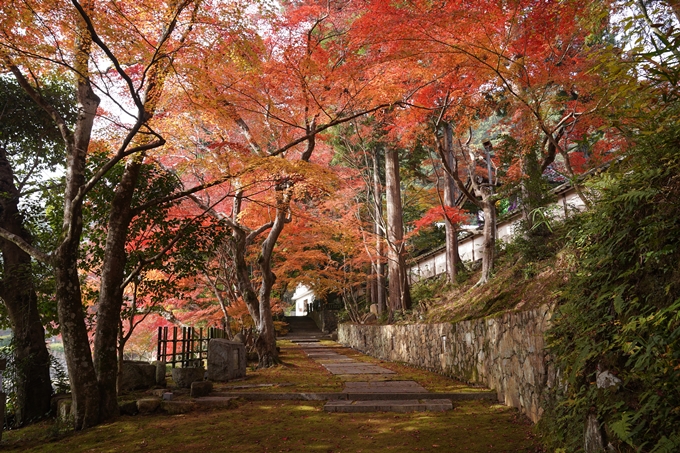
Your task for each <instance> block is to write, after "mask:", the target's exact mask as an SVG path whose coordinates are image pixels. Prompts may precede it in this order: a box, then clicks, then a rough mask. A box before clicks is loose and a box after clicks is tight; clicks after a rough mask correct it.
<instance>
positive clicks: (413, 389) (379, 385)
mask: <svg viewBox="0 0 680 453" xmlns="http://www.w3.org/2000/svg"><path fill="white" fill-rule="evenodd" d="M343 392H346V393H391V392H394V393H427V390H426V389H425V388H424V387H423V386H422V385H420V384H418V383H417V382H415V381H373V382H345V388H344V389H343Z"/></svg>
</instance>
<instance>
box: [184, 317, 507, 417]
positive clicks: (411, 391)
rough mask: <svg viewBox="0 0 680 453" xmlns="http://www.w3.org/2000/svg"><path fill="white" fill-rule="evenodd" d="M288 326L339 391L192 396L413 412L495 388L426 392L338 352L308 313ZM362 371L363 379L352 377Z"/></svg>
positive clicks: (202, 401)
mask: <svg viewBox="0 0 680 453" xmlns="http://www.w3.org/2000/svg"><path fill="white" fill-rule="evenodd" d="M287 320H289V321H290V325H291V332H290V333H289V334H288V335H287V336H286V339H287V340H291V341H292V342H293V343H295V344H297V345H298V346H300V348H301V349H302V350H303V351H304V353H305V354H306V355H307V356H308V357H309V358H310V359H312V360H314V361H316V362H317V363H319V364H320V365H322V366H323V367H324V368H326V370H328V372H330V373H331V374H333V375H336V376H338V377H339V378H340V379H341V380H344V381H345V383H344V388H343V390H342V391H341V392H328V393H320V392H315V393H311V392H310V393H298V392H282V393H272V392H256V391H253V392H242V391H240V392H231V391H222V392H213V393H211V395H210V396H209V397H204V398H196V399H195V400H194V401H195V403H196V404H198V405H204V406H208V407H214V405H217V404H219V403H220V401H223V402H224V403H225V404H226V402H227V400H230V399H233V398H243V399H246V400H250V401H265V400H296V401H326V404H325V406H324V410H326V411H327V412H413V411H446V410H450V409H452V408H453V403H452V401H456V400H470V399H492V400H495V399H496V394H495V392H491V391H489V392H483V391H482V392H456V393H431V392H429V391H428V390H427V389H425V388H424V387H423V386H421V385H420V384H418V383H417V382H415V381H407V380H399V376H398V373H396V372H395V371H392V370H389V369H387V368H384V367H381V366H379V365H375V364H371V363H366V362H361V361H358V360H355V359H353V358H351V357H348V356H346V355H344V354H340V353H338V352H337V351H336V350H334V349H336V348H335V347H332V346H328V345H326V344H324V343H321V342H320V339H321V338H323V334H322V333H321V332H320V331H319V330H318V329H317V328H316V325H315V324H314V322H313V321H312V320H311V319H308V318H297V319H296V318H287ZM361 376H366V379H367V380H366V381H358V382H357V381H356V380H357V379H361ZM285 385H291V384H256V385H248V384H242V385H241V384H236V385H235V386H233V389H234V390H236V389H247V388H252V389H253V390H255V389H257V388H258V387H273V386H274V387H275V386H285Z"/></svg>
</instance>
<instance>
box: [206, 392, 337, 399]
mask: <svg viewBox="0 0 680 453" xmlns="http://www.w3.org/2000/svg"><path fill="white" fill-rule="evenodd" d="M212 395H213V396H220V397H231V398H243V399H244V400H247V401H332V400H337V399H347V394H345V393H337V392H328V393H292V392H291V393H255V392H219V393H217V392H215V393H213V394H212Z"/></svg>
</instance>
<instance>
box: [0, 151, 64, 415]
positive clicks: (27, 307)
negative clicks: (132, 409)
mask: <svg viewBox="0 0 680 453" xmlns="http://www.w3.org/2000/svg"><path fill="white" fill-rule="evenodd" d="M18 203H19V191H18V190H17V189H16V187H15V185H14V178H13V171H12V168H11V166H10V165H9V162H8V160H7V156H6V154H5V149H4V148H1V147H0V227H2V228H4V229H5V230H7V231H9V232H10V233H13V234H16V235H17V236H19V237H21V238H22V239H24V240H25V241H26V242H28V243H30V242H31V237H30V234H29V233H28V231H26V229H25V228H24V225H23V219H22V217H21V214H20V213H19V209H18ZM0 250H1V251H2V265H3V269H2V272H3V280H2V282H0V298H2V300H3V302H4V303H5V306H6V307H7V312H8V314H9V318H10V322H11V323H12V332H13V336H14V364H15V366H16V369H17V376H18V378H17V381H16V382H15V388H16V406H15V419H16V425H17V426H22V425H25V424H26V423H29V422H31V421H34V420H37V419H39V418H42V417H44V416H45V415H46V414H47V413H48V412H49V410H50V398H51V395H52V384H51V382H50V356H49V353H48V352H47V346H46V345H45V330H44V328H43V326H42V323H41V321H40V314H39V312H38V298H37V296H36V293H35V286H34V282H33V274H32V270H31V257H30V255H28V254H27V253H26V252H24V251H23V250H21V249H20V248H19V247H18V246H16V245H15V244H14V243H12V242H9V241H7V240H4V239H0Z"/></svg>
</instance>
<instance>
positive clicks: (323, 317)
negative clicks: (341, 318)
mask: <svg viewBox="0 0 680 453" xmlns="http://www.w3.org/2000/svg"><path fill="white" fill-rule="evenodd" d="M309 317H311V318H312V319H313V320H314V322H315V323H316V326H317V327H318V328H319V330H320V331H322V332H323V333H331V332H333V331H334V330H335V329H337V328H338V311H337V310H314V311H311V312H309Z"/></svg>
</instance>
